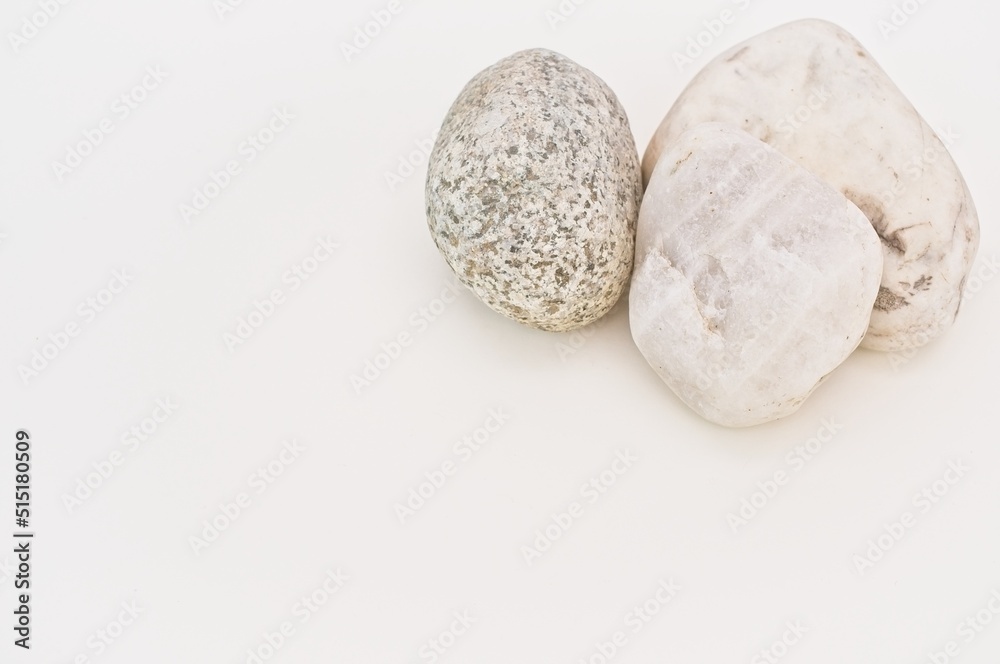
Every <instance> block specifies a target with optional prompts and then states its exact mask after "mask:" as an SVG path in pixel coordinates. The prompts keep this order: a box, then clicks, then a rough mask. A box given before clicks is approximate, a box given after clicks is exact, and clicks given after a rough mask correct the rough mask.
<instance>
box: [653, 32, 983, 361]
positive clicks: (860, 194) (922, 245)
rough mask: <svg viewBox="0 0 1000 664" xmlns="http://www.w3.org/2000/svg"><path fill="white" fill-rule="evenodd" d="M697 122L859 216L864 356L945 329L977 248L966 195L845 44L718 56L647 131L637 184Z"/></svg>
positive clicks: (801, 37)
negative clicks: (787, 160)
mask: <svg viewBox="0 0 1000 664" xmlns="http://www.w3.org/2000/svg"><path fill="white" fill-rule="evenodd" d="M703 122H726V123H729V124H732V125H734V126H737V127H739V128H741V129H744V130H745V131H747V132H749V133H750V134H752V135H753V136H755V137H757V138H759V139H760V140H762V141H764V142H766V143H768V144H770V145H771V146H772V147H774V148H776V149H778V150H779V151H780V152H782V153H783V154H785V155H787V156H789V157H791V158H792V159H794V160H796V161H797V162H799V163H800V164H801V165H803V166H805V167H806V168H808V169H809V170H811V171H812V172H814V173H816V174H817V175H819V176H820V177H821V178H822V179H823V180H825V181H826V182H828V183H829V184H831V185H832V186H833V187H834V188H836V189H837V190H838V191H840V192H841V193H843V194H844V195H845V196H846V197H847V198H849V199H850V200H851V201H853V202H854V203H855V204H857V206H858V207H859V208H861V210H862V211H863V212H864V213H865V215H866V216H867V217H868V218H869V220H870V221H871V223H872V225H873V226H874V228H875V230H876V231H877V232H878V234H879V236H880V237H881V239H882V246H883V252H884V254H885V273H884V275H883V278H882V285H881V288H880V290H879V296H878V299H877V300H876V302H875V308H874V312H873V314H872V319H871V326H870V328H869V330H868V334H867V335H866V337H865V339H864V341H863V345H864V346H865V347H866V348H872V349H876V350H883V351H901V350H906V349H910V348H916V347H919V346H921V345H924V344H926V343H927V341H928V340H929V339H931V338H934V337H936V336H938V334H940V333H941V332H943V331H945V330H946V329H948V328H949V327H950V326H951V325H952V323H953V322H954V320H955V316H956V314H957V313H958V309H959V306H960V304H961V294H962V290H963V286H964V283H965V280H966V278H967V276H968V273H969V270H970V269H971V268H972V264H973V261H974V259H975V254H976V251H977V249H978V246H979V221H978V217H977V215H976V208H975V205H974V203H973V201H972V196H971V194H970V193H969V189H968V187H967V186H966V184H965V180H964V179H963V178H962V175H961V173H960V172H959V170H958V167H957V166H956V165H955V162H954V161H953V160H952V158H951V155H950V154H949V153H948V149H947V147H946V146H945V144H944V143H943V142H942V140H941V139H940V137H939V136H938V135H937V134H935V132H934V130H932V129H931V127H930V126H928V124H927V123H926V122H925V121H924V120H923V118H921V117H920V115H919V114H918V113H917V111H916V110H915V109H914V108H913V106H912V104H910V102H909V101H908V100H907V99H906V97H904V96H903V93H902V92H900V90H899V89H898V88H897V87H896V86H895V85H894V84H893V82H892V81H891V80H890V79H889V77H888V75H887V74H886V73H885V72H884V71H883V70H882V69H881V68H880V67H879V66H878V64H876V62H875V61H874V60H873V59H872V56H871V55H870V54H869V53H868V52H867V51H866V50H865V49H864V48H863V47H862V46H861V44H860V43H859V42H858V41H857V40H856V39H855V38H854V37H852V36H851V35H850V34H848V33H847V32H845V31H844V30H843V29H842V28H840V27H838V26H836V25H833V24H831V23H827V22H825V21H819V20H805V21H798V22H795V23H790V24H788V25H784V26H781V27H778V28H775V29H773V30H771V31H769V32H765V33H764V34H761V35H758V36H757V37H753V38H751V39H750V40H748V41H746V42H743V43H742V44H739V45H737V46H734V47H733V48H732V49H730V50H729V51H727V52H725V53H723V54H722V55H720V56H718V57H717V58H716V59H715V60H713V61H712V62H710V63H709V64H708V65H706V66H705V68H704V69H703V70H702V71H701V72H699V73H698V75H697V76H695V78H694V79H693V80H692V81H691V83H690V84H689V85H688V87H687V88H686V89H685V90H684V92H683V93H682V94H681V96H680V98H679V99H678V100H677V102H676V103H675V104H674V106H673V108H671V109H670V111H669V113H668V114H667V116H666V118H664V120H663V122H662V124H661V125H660V127H659V129H658V130H657V131H656V134H655V136H654V137H653V139H652V141H651V142H650V144H649V147H648V148H647V150H646V154H645V157H644V159H643V175H644V177H645V178H646V179H648V178H649V177H650V175H651V173H652V172H653V167H654V166H655V165H656V163H657V161H658V159H659V158H660V154H661V153H663V151H664V150H665V149H667V146H668V145H669V144H670V143H671V142H672V141H673V140H675V139H676V138H677V137H678V136H680V135H681V134H682V133H683V132H684V131H686V130H688V129H690V128H691V127H694V126H696V125H698V124H700V123H703Z"/></svg>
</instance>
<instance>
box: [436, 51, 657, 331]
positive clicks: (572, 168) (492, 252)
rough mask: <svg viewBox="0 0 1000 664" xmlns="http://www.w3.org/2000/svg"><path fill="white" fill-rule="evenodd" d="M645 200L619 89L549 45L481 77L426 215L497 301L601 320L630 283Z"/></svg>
mask: <svg viewBox="0 0 1000 664" xmlns="http://www.w3.org/2000/svg"><path fill="white" fill-rule="evenodd" d="M641 198H642V172H641V168H640V162H639V154H638V151H637V150H636V147H635V140H634V139H633V137H632V131H631V128H630V127H629V123H628V119H627V117H626V115H625V110H624V109H623V108H622V105H621V103H620V102H619V101H618V98H617V97H616V96H615V94H614V93H613V92H612V91H611V89H610V88H609V87H608V86H607V84H605V83H604V81H602V80H601V79H600V78H598V77H597V76H596V75H595V74H593V73H592V72H590V71H589V70H587V69H584V68H583V67H581V66H580V65H578V64H576V63H575V62H573V61H572V60H569V59H568V58H566V57H564V56H562V55H559V54H557V53H553V52H552V51H547V50H543V49H534V50H528V51H521V52H519V53H516V54H514V55H512V56H510V57H508V58H506V59H504V60H501V61H500V62H498V63H497V64H495V65H493V66H492V67H489V68H488V69H486V70H484V71H482V72H481V73H479V74H478V75H477V76H475V77H474V78H473V79H472V80H471V81H470V82H469V83H468V85H466V87H465V89H464V90H462V92H461V94H460V95H459V97H458V99H457V100H456V101H455V103H454V105H453V106H452V107H451V110H450V111H449V112H448V114H447V117H446V118H445V120H444V124H443V125H442V127H441V131H440V133H439V135H438V138H437V141H436V142H435V145H434V148H433V150H432V152H431V156H430V159H429V163H428V172H427V186H426V203H427V223H428V226H429V228H430V232H431V235H432V236H433V238H434V242H435V244H436V245H437V247H438V249H439V250H440V251H441V253H442V254H443V255H444V257H445V260H446V261H447V262H448V265H449V266H451V269H452V270H454V272H455V273H456V274H457V275H458V278H459V279H460V280H461V282H462V283H463V284H465V285H466V286H468V287H469V288H470V289H471V290H472V291H473V292H474V293H475V294H476V295H477V296H478V297H479V299H481V300H482V301H483V302H485V303H486V304H487V305H489V306H490V307H491V308H493V309H494V310H495V311H497V312H499V313H501V314H503V315H505V316H508V317H510V318H512V319H514V320H516V321H519V322H521V323H524V324H526V325H530V326H532V327H535V328H538V329H542V330H548V331H554V332H561V331H567V330H573V329H576V328H579V327H583V326H584V325H587V324H588V323H591V322H593V321H595V320H597V319H599V318H601V317H602V316H603V315H604V314H606V313H607V312H608V311H609V310H610V309H611V308H612V307H613V306H614V304H615V302H617V301H618V298H619V297H620V296H621V294H622V293H623V292H624V290H625V287H626V285H627V282H628V279H629V275H630V274H631V272H632V259H633V252H634V243H635V224H636V219H637V218H638V214H639V204H640V201H641Z"/></svg>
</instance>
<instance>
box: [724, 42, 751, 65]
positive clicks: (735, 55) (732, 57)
mask: <svg viewBox="0 0 1000 664" xmlns="http://www.w3.org/2000/svg"><path fill="white" fill-rule="evenodd" d="M749 50H750V47H749V46H744V47H743V48H741V49H740V50H738V51H736V52H735V53H733V54H732V55H730V56H729V57H728V58H726V62H732V61H733V60H739V59H740V57H741V56H742V55H743V54H744V53H746V52H747V51H749Z"/></svg>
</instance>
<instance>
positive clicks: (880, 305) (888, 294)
mask: <svg viewBox="0 0 1000 664" xmlns="http://www.w3.org/2000/svg"><path fill="white" fill-rule="evenodd" d="M908 306H910V303H909V302H908V301H907V300H906V298H904V297H900V296H899V295H896V294H895V293H893V292H892V291H891V290H889V289H888V288H886V287H885V286H880V287H879V289H878V297H877V298H875V308H876V309H878V310H879V311H896V310H897V309H902V308H903V307H908Z"/></svg>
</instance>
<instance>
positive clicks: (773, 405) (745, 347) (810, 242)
mask: <svg viewBox="0 0 1000 664" xmlns="http://www.w3.org/2000/svg"><path fill="white" fill-rule="evenodd" d="M881 274H882V251H881V247H880V246H879V238H878V235H877V234H876V233H875V231H874V230H873V229H872V226H871V224H870V223H868V220H867V219H866V218H865V216H864V215H863V214H862V213H861V212H860V211H859V210H858V208H857V207H855V206H854V205H853V204H852V203H851V202H850V201H848V200H847V199H846V198H844V196H843V195H841V194H840V193H839V192H837V191H836V190H834V189H833V188H831V187H830V186H829V185H827V184H825V183H824V182H822V181H821V180H820V179H819V178H817V177H816V176H815V175H814V174H812V173H810V172H809V171H807V170H805V169H804V168H802V167H801V166H798V165H797V164H796V163H795V162H793V161H792V160H790V159H788V158H787V157H785V156H783V155H782V154H780V153H779V152H777V151H776V150H774V149H773V148H771V147H769V146H767V145H766V144H764V143H761V142H760V141H758V140H757V139H755V138H753V137H752V136H750V135H749V134H747V133H745V132H743V131H740V130H738V129H735V128H733V127H731V126H729V125H725V124H717V123H709V124H704V125H700V126H698V127H696V128H694V129H693V130H691V131H689V132H687V133H685V134H683V135H682V136H681V137H680V138H679V139H677V140H676V141H675V142H673V143H672V144H670V146H668V148H667V150H666V151H665V152H664V153H663V156H662V158H661V159H660V162H659V164H658V165H657V166H656V169H655V170H654V172H653V174H652V178H651V179H650V181H649V186H648V187H647V189H646V193H645V196H644V198H643V203H642V209H641V210H640V212H639V226H638V232H637V237H636V268H635V273H634V274H633V276H632V285H631V290H630V293H629V319H630V322H631V326H632V337H633V338H634V339H635V343H636V345H637V346H638V347H639V350H640V351H641V352H642V354H643V356H644V357H645V358H646V360H647V361H648V362H649V364H650V365H651V366H652V367H653V369H655V370H656V372H657V373H658V374H659V375H660V377H661V378H662V379H663V380H664V382H666V383H667V385H669V386H670V388H671V389H672V390H673V391H674V392H675V393H676V394H677V395H678V396H679V397H680V398H681V399H682V400H683V401H684V402H685V403H686V404H687V405H689V406H690V407H691V408H693V409H694V410H695V411H697V412H698V413H699V414H700V415H702V416H703V417H704V418H706V419H708V420H711V421H713V422H716V423H718V424H722V425H726V426H734V427H736V426H750V425H754V424H760V423H763V422H768V421H770V420H774V419H777V418H780V417H784V416H786V415H789V414H791V413H792V412H794V411H795V410H796V409H798V407H799V406H800V405H801V404H802V402H803V401H804V400H805V399H806V397H808V396H809V394H810V393H811V392H812V391H813V390H814V389H815V388H816V386H817V385H819V383H820V382H822V380H823V379H824V378H825V377H826V376H827V374H829V373H830V372H831V371H833V370H834V369H835V368H836V367H837V366H839V365H840V364H841V363H842V362H843V361H844V360H845V359H847V357H848V355H850V354H851V352H852V351H853V350H854V349H855V348H856V347H857V346H858V344H859V343H860V341H861V339H862V337H863V336H864V334H865V330H866V329H867V327H868V322H869V319H870V317H871V310H872V304H873V302H874V301H875V297H876V295H877V294H878V289H879V279H880V276H881Z"/></svg>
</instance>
